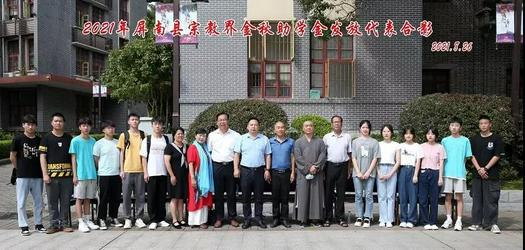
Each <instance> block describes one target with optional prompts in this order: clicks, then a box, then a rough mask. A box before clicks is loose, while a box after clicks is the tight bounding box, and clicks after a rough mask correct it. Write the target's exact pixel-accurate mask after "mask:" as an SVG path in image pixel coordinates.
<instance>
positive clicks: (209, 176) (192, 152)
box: [188, 129, 213, 229]
mask: <svg viewBox="0 0 525 250" xmlns="http://www.w3.org/2000/svg"><path fill="white" fill-rule="evenodd" d="M208 152H209V151H208V149H207V145H206V130H204V129H198V130H197V134H196V135H195V141H194V142H193V144H192V145H191V146H190V147H189V148H188V166H189V170H190V171H189V176H188V177H189V181H188V183H189V192H188V212H189V213H188V225H190V226H192V227H194V226H200V228H202V229H206V228H208V225H207V224H206V222H207V221H208V210H209V209H210V208H211V207H212V204H213V201H212V193H213V172H212V171H213V170H212V164H211V158H210V155H209V153H208Z"/></svg>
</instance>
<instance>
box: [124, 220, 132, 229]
mask: <svg viewBox="0 0 525 250" xmlns="http://www.w3.org/2000/svg"><path fill="white" fill-rule="evenodd" d="M130 228H131V220H130V219H126V220H125V221H124V229H130Z"/></svg>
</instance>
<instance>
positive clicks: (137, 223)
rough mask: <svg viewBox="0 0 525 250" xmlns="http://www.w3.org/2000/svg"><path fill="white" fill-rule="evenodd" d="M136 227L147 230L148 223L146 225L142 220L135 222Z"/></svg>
mask: <svg viewBox="0 0 525 250" xmlns="http://www.w3.org/2000/svg"><path fill="white" fill-rule="evenodd" d="M135 226H136V227H138V228H145V227H146V223H144V221H142V219H137V220H135Z"/></svg>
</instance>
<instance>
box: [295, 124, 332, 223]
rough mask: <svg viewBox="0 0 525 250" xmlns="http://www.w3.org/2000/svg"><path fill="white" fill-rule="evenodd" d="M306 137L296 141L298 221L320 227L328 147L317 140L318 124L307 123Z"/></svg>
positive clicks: (296, 206)
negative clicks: (315, 130) (316, 127)
mask: <svg viewBox="0 0 525 250" xmlns="http://www.w3.org/2000/svg"><path fill="white" fill-rule="evenodd" d="M303 132H304V135H303V136H302V137H301V138H299V139H298V140H297V141H296V142H295V146H294V155H295V160H296V164H297V171H296V172H297V186H296V190H295V208H296V209H297V210H296V211H297V213H296V219H297V220H298V221H300V222H301V224H302V225H304V226H306V225H309V224H308V223H310V222H311V223H313V224H314V225H320V220H322V219H323V214H324V210H323V209H324V183H323V182H324V165H325V162H326V147H325V145H324V142H323V140H322V139H320V138H317V137H314V124H313V122H311V121H306V122H304V123H303Z"/></svg>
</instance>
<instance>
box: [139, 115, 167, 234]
mask: <svg viewBox="0 0 525 250" xmlns="http://www.w3.org/2000/svg"><path fill="white" fill-rule="evenodd" d="M151 126H152V127H153V134H152V135H148V136H147V137H146V138H144V140H143V141H142V145H141V147H140V156H141V157H142V167H143V168H144V181H145V182H146V185H147V195H148V214H149V219H150V225H149V227H148V228H149V229H150V230H155V229H156V228H157V226H161V227H168V226H169V224H168V223H167V222H166V221H164V219H165V217H166V189H167V187H168V186H167V185H168V182H167V181H168V179H167V177H166V176H167V170H166V165H165V164H164V149H165V148H166V146H167V145H168V144H169V140H168V137H167V136H165V135H163V134H162V131H163V129H164V128H163V127H164V120H163V119H162V118H160V117H155V118H153V120H151Z"/></svg>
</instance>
